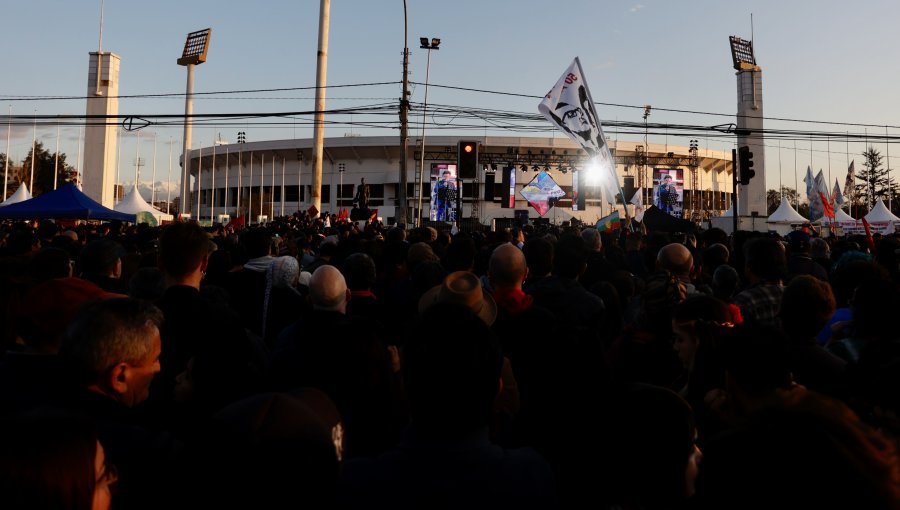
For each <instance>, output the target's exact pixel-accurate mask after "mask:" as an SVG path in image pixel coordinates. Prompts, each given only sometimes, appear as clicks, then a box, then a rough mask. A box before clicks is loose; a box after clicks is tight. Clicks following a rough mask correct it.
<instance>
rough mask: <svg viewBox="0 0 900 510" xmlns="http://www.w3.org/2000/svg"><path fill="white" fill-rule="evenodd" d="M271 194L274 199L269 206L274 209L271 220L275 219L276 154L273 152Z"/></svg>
mask: <svg viewBox="0 0 900 510" xmlns="http://www.w3.org/2000/svg"><path fill="white" fill-rule="evenodd" d="M271 195H272V200H270V202H271V204H272V205H271V206H270V207H269V210H270V211H272V216H271V217H270V218H269V221H272V220H274V219H275V155H274V154H272V193H271Z"/></svg>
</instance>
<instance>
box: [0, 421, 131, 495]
mask: <svg viewBox="0 0 900 510" xmlns="http://www.w3.org/2000/svg"><path fill="white" fill-rule="evenodd" d="M0 437H3V438H5V439H4V441H3V443H4V444H3V447H2V448H0V507H2V508H4V509H8V510H109V508H110V507H111V503H112V495H111V487H112V486H113V485H114V484H115V483H116V481H117V480H118V471H117V469H116V467H115V465H114V464H112V463H111V462H109V461H108V460H107V458H106V454H105V452H104V449H103V445H102V444H101V443H100V441H99V440H98V438H97V430H96V427H95V426H94V424H93V423H91V422H90V420H88V419H86V418H84V417H78V416H75V415H67V414H60V413H58V412H46V411H45V412H41V413H29V414H26V415H20V416H16V417H13V418H8V419H6V420H3V421H2V422H0ZM117 507H118V506H117Z"/></svg>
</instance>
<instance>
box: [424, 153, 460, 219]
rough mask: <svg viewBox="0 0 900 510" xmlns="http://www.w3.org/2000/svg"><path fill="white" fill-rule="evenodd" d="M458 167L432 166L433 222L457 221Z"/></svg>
mask: <svg viewBox="0 0 900 510" xmlns="http://www.w3.org/2000/svg"><path fill="white" fill-rule="evenodd" d="M459 191H460V190H459V182H458V181H457V178H456V165H447V164H437V163H433V164H432V165H431V213H430V216H429V217H430V218H431V220H432V221H456V217H457V211H456V202H457V200H456V197H457V194H458V193H459Z"/></svg>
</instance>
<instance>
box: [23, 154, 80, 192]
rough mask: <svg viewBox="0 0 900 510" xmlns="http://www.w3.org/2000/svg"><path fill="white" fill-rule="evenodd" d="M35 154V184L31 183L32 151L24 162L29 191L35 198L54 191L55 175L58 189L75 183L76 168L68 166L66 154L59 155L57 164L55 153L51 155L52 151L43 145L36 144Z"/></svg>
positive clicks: (24, 172) (24, 173)
mask: <svg viewBox="0 0 900 510" xmlns="http://www.w3.org/2000/svg"><path fill="white" fill-rule="evenodd" d="M34 154H35V155H34V182H30V181H31V158H32V151H28V155H27V156H25V160H24V161H23V162H22V171H23V175H24V176H25V182H29V184H30V186H29V189H30V190H31V193H32V194H33V195H34V196H38V195H41V194H43V193H47V192H48V191H53V189H54V186H53V175H54V173H56V187H59V186H62V185H63V184H65V183H67V182H74V181H75V179H76V177H77V175H76V172H75V168H73V167H71V166H69V165H67V164H66V155H65V154H64V153H61V154H59V161H58V162H57V161H56V154H55V153H50V151H48V150H47V149H45V148H44V144H43V143H41V142H36V143H35V147H34ZM54 168H56V170H54Z"/></svg>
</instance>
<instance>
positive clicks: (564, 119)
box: [538, 57, 627, 211]
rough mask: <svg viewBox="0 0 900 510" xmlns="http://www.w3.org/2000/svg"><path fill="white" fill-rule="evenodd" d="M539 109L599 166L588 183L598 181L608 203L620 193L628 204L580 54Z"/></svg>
mask: <svg viewBox="0 0 900 510" xmlns="http://www.w3.org/2000/svg"><path fill="white" fill-rule="evenodd" d="M538 111H539V112H541V115H543V116H544V117H545V118H546V119H547V120H549V121H550V122H551V123H552V124H553V125H554V126H556V127H558V128H559V129H561V130H563V131H564V132H565V133H566V134H567V135H568V136H569V138H571V139H572V140H574V141H576V142H578V144H579V145H581V147H582V148H583V149H584V150H585V152H587V153H588V156H590V157H591V159H592V160H593V163H596V164H597V165H598V167H599V168H598V169H596V170H593V171H596V172H598V173H599V174H598V175H597V176H588V178H587V182H592V181H593V182H596V183H597V184H598V185H599V187H600V189H601V190H602V192H603V196H604V197H605V198H606V200H607V202H609V203H611V204H615V200H616V199H615V197H616V195H619V196H621V197H622V203H623V204H625V196H624V194H623V193H622V189H621V187H620V186H619V179H618V178H617V177H616V165H615V160H614V159H613V157H612V154H611V153H610V151H609V146H608V145H607V143H606V137H605V136H603V128H602V127H601V126H600V117H598V116H597V110H596V109H595V108H594V101H593V99H591V92H590V90H589V89H588V86H587V82H586V81H585V78H584V72H583V71H582V69H581V62H580V61H579V60H578V57H576V58H575V60H574V61H573V62H572V64H571V65H570V66H569V68H568V69H566V70H565V72H564V73H563V74H562V77H560V79H559V81H557V82H556V85H554V86H553V88H552V89H550V92H547V95H546V96H544V100H543V101H541V103H540V104H539V105H538ZM588 171H591V170H588ZM626 211H627V208H626Z"/></svg>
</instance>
